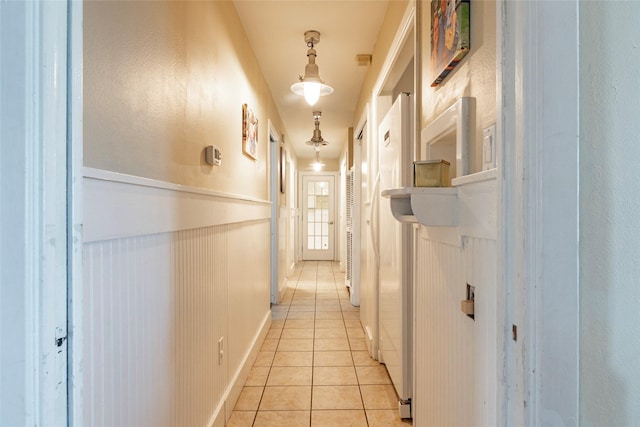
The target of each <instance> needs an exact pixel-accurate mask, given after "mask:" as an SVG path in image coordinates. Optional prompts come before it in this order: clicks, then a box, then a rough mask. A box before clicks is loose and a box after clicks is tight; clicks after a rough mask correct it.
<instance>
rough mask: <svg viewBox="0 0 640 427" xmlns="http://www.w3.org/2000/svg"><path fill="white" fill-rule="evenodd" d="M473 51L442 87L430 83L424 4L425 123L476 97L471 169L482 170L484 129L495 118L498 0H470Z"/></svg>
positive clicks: (428, 19)
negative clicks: (455, 105)
mask: <svg viewBox="0 0 640 427" xmlns="http://www.w3.org/2000/svg"><path fill="white" fill-rule="evenodd" d="M470 15H471V23H470V26H471V35H470V37H471V51H470V52H469V53H468V54H467V56H466V57H465V58H464V59H463V60H462V61H461V62H460V64H458V66H457V67H456V68H454V69H453V71H452V72H451V73H449V75H448V76H447V78H445V79H444V80H443V81H442V82H441V83H440V85H439V86H437V87H435V88H432V87H431V82H432V80H433V79H432V77H431V65H430V61H431V42H430V40H431V2H423V5H422V22H423V31H422V58H423V61H422V88H423V89H422V122H421V123H422V125H421V126H420V128H421V129H422V128H424V127H425V126H426V125H428V124H429V123H431V121H433V119H435V118H436V117H437V116H438V115H439V114H440V113H442V112H443V111H444V110H446V109H447V108H448V107H450V106H451V105H452V104H453V103H454V102H455V101H457V100H458V99H459V98H461V97H463V96H471V97H474V98H476V131H475V145H474V147H473V148H472V149H471V153H470V162H469V168H470V172H471V173H473V172H479V171H481V170H482V162H481V160H482V158H481V156H480V154H481V152H482V151H481V150H482V129H483V128H485V127H487V126H489V125H491V124H492V123H495V121H496V2H493V1H471V11H470Z"/></svg>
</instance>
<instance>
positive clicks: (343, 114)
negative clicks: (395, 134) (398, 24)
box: [234, 0, 387, 159]
mask: <svg viewBox="0 0 640 427" xmlns="http://www.w3.org/2000/svg"><path fill="white" fill-rule="evenodd" d="M234 4H235V7H236V10H237V11H238V15H239V16H240V19H241V21H242V24H243V26H244V29H245V31H246V33H247V36H248V38H249V42H250V43H251V46H252V47H253V50H254V53H255V55H256V57H257V59H258V62H259V64H260V67H261V69H262V73H263V75H264V76H265V78H266V80H267V84H268V85H269V87H270V88H271V93H272V96H273V99H274V101H275V103H276V106H277V108H278V112H279V113H280V117H281V119H282V121H283V122H284V126H285V128H286V129H278V131H279V132H280V133H286V134H287V135H288V138H289V139H288V142H289V143H291V144H292V146H293V147H294V150H295V151H296V154H297V156H298V158H301V159H308V158H312V157H313V156H314V150H313V148H312V147H310V146H309V145H306V144H305V142H306V141H308V140H309V139H311V136H312V134H313V129H314V122H313V120H314V119H313V111H314V110H319V111H321V112H322V117H321V118H320V130H321V131H322V137H323V138H324V139H325V140H326V141H329V145H328V146H326V147H323V148H322V149H321V151H320V156H321V158H324V159H331V158H333V159H336V158H338V157H339V156H340V154H341V152H342V151H343V147H344V145H345V144H346V142H347V138H348V132H347V131H348V128H349V127H350V126H352V125H353V119H354V117H353V115H354V110H355V107H356V102H357V100H358V95H359V93H360V88H361V86H362V83H363V81H364V77H365V75H366V73H367V70H368V67H362V66H358V65H357V63H356V59H355V58H356V55H358V54H371V53H372V52H373V48H374V45H375V41H376V39H377V37H378V31H379V29H380V26H381V25H382V21H383V19H384V14H385V12H386V9H387V1H386V0H384V1H383V0H342V1H317V0H288V1H271V0H234ZM307 30H316V31H319V32H320V34H321V35H320V43H318V44H317V45H316V46H315V49H316V51H317V53H318V56H317V58H316V63H317V64H318V67H319V69H320V77H321V78H322V79H323V80H324V82H325V83H327V84H328V85H330V86H332V87H333V88H334V93H333V94H331V95H328V96H324V97H321V98H320V100H319V101H318V103H317V104H316V105H315V106H314V107H310V106H309V105H308V104H307V103H306V101H305V100H304V98H303V97H301V96H299V95H295V94H293V93H292V92H291V90H290V89H289V88H290V86H291V85H292V84H293V83H294V82H296V81H297V79H298V76H299V75H301V74H303V73H304V67H305V65H306V64H307V56H306V52H307V46H306V43H305V40H304V33H305V31H307Z"/></svg>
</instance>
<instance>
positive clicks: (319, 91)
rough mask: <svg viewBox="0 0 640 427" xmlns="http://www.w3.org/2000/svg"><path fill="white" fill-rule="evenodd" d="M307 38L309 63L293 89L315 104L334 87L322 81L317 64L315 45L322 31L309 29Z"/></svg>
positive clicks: (311, 103) (306, 34)
mask: <svg viewBox="0 0 640 427" xmlns="http://www.w3.org/2000/svg"><path fill="white" fill-rule="evenodd" d="M305 40H306V41H307V44H308V46H309V49H308V50H307V58H309V63H308V64H307V65H306V66H305V67H304V76H300V81H299V82H296V83H294V84H292V85H291V91H292V92H293V93H295V94H297V95H301V96H304V98H305V99H306V101H307V103H308V104H309V105H312V106H313V105H315V103H316V102H318V99H319V98H320V97H321V96H325V95H329V94H331V93H333V88H332V87H331V86H329V85H327V84H325V83H324V82H323V81H322V79H321V78H320V71H319V70H318V65H317V64H316V50H315V49H314V48H313V45H314V43H318V42H319V41H320V33H318V32H316V31H307V32H306V33H305Z"/></svg>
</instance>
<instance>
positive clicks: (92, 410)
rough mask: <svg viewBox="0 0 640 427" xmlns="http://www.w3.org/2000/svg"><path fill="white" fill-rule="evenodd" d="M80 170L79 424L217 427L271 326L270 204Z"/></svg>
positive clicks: (106, 173)
mask: <svg viewBox="0 0 640 427" xmlns="http://www.w3.org/2000/svg"><path fill="white" fill-rule="evenodd" d="M86 172H87V173H85V185H84V191H85V201H86V203H87V206H86V208H85V235H86V236H90V238H89V241H87V242H85V244H84V301H83V312H84V320H83V323H84V348H83V352H84V360H83V372H84V374H83V380H84V402H83V403H84V424H85V425H92V426H94V425H95V426H98V425H104V426H106V425H118V426H162V425H176V426H177V425H184V426H186V425H189V426H216V427H217V426H223V425H224V424H225V421H226V419H228V417H229V416H230V413H231V410H232V409H233V406H234V405H235V401H236V400H237V397H238V395H239V393H240V391H241V388H242V385H243V384H244V381H245V379H246V377H247V375H248V372H249V369H250V367H251V365H252V364H253V361H254V360H255V356H256V354H257V351H258V349H259V347H260V345H261V343H262V341H263V340H264V337H265V335H266V332H267V330H268V328H269V326H270V319H271V316H270V311H269V234H270V230H269V215H270V209H269V203H268V202H264V201H257V200H250V199H244V198H238V197H237V196H228V197H227V196H225V195H223V194H219V193H215V194H214V193H209V192H207V191H202V190H199V189H191V188H187V187H179V186H174V185H172V184H166V183H161V182H158V181H152V180H141V179H140V178H136V177H128V176H125V175H120V174H112V173H110V172H104V171H95V170H89V171H86ZM165 209H169V210H171V213H167V212H163V210H165ZM190 209H196V211H195V212H189V210H190ZM108 213H112V214H114V215H115V216H116V218H115V219H113V218H111V219H109V220H106V221H103V220H104V219H105V218H106V217H107V216H108ZM107 236H117V237H113V238H107ZM220 338H223V347H224V348H223V350H224V356H223V358H222V359H220V358H219V354H218V341H219V339H220Z"/></svg>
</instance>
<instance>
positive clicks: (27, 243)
mask: <svg viewBox="0 0 640 427" xmlns="http://www.w3.org/2000/svg"><path fill="white" fill-rule="evenodd" d="M77 10H78V9H75V8H74V7H73V6H72V4H71V2H64V1H61V2H9V3H7V2H3V3H2V4H0V19H1V20H2V28H1V29H0V45H1V49H0V63H1V64H2V70H3V83H2V85H1V86H0V91H2V96H0V102H2V108H1V109H0V111H1V112H2V114H1V115H0V134H2V147H1V150H0V153H1V154H0V163H1V167H0V170H2V174H1V179H2V181H3V182H2V185H1V186H0V216H2V221H0V235H1V236H2V241H1V242H2V243H1V245H0V272H1V276H2V280H1V282H2V288H0V305H1V308H2V309H0V356H1V357H0V362H1V363H2V365H1V366H0V371H2V372H3V381H2V385H1V386H0V424H3V425H67V424H69V417H68V415H69V414H68V394H67V392H68V389H67V387H68V372H67V368H68V362H67V357H68V354H67V349H68V348H69V347H68V343H69V339H68V338H70V336H69V333H68V331H67V326H68V317H67V289H68V286H69V280H70V279H69V276H70V274H69V267H68V265H69V264H70V263H73V262H74V261H73V260H72V259H70V258H69V256H68V254H69V251H70V250H71V248H73V249H78V248H79V247H80V246H79V245H80V243H81V242H73V241H72V240H69V239H68V234H71V235H72V236H74V237H77V234H76V233H73V232H70V230H71V229H72V228H73V227H72V226H71V223H70V222H68V221H69V218H70V217H71V216H72V215H73V213H72V211H74V209H75V208H77V206H78V205H73V204H69V203H72V197H70V196H69V195H68V190H70V191H73V189H74V188H75V187H74V186H73V185H70V183H69V181H70V174H69V169H70V168H72V166H70V165H71V164H73V163H74V162H76V161H77V160H78V159H76V158H74V156H75V155H77V154H78V153H77V150H74V149H69V148H70V147H71V145H72V144H70V134H72V129H75V130H76V131H78V130H80V131H81V125H80V124H79V123H78V122H77V121H78V120H80V116H78V115H71V114H70V110H71V109H72V108H74V107H77V106H78V104H73V101H71V100H70V93H72V94H74V95H77V94H76V93H74V92H72V90H71V86H73V85H74V84H78V83H80V82H81V80H74V79H73V77H72V76H71V75H70V72H71V69H70V67H71V65H70V64H71V63H72V62H73V61H72V60H70V58H69V53H71V55H72V56H73V55H75V54H79V55H80V58H81V52H82V49H81V48H80V51H76V50H75V49H77V47H78V45H77V43H74V40H75V42H77V41H78V40H81V37H82V32H81V28H82V27H81V25H80V26H77V24H80V21H79V20H77V19H76V18H78V15H77V14H76V12H77ZM80 10H81V9H80ZM74 14H75V15H74ZM69 19H71V21H69ZM74 25H76V26H75V29H76V30H78V29H80V32H79V34H77V36H78V37H79V38H75V39H74V40H71V39H70V37H71V36H70V34H71V33H72V31H71V28H72V26H74ZM69 42H71V43H69ZM69 48H71V52H69V51H68V49H69ZM74 58H75V59H77V58H78V56H74ZM75 64H77V63H75ZM76 88H77V86H76ZM80 95H81V94H80ZM80 98H81V96H80ZM71 104H73V105H74V107H70V105H71ZM80 105H81V104H80ZM75 111H76V112H81V109H80V110H77V109H76V110H75ZM75 136H77V137H79V136H81V133H79V134H75ZM5 138H6V139H5ZM80 146H81V144H80V145H76V148H79V147H80ZM68 159H69V160H68ZM68 161H69V163H68ZM69 241H71V242H73V243H68V242H69ZM79 257H80V258H81V254H80V255H78V256H75V255H74V260H78V259H79Z"/></svg>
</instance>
